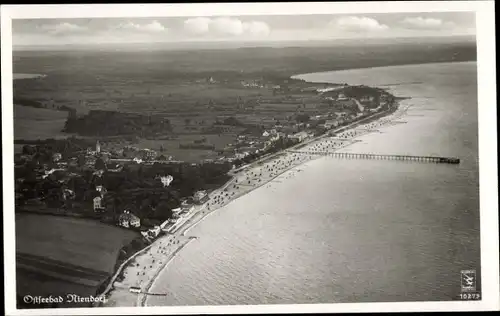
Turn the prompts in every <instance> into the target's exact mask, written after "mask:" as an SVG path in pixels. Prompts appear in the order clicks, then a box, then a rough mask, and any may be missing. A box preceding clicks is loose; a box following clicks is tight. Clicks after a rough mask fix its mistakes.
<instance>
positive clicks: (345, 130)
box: [103, 96, 409, 306]
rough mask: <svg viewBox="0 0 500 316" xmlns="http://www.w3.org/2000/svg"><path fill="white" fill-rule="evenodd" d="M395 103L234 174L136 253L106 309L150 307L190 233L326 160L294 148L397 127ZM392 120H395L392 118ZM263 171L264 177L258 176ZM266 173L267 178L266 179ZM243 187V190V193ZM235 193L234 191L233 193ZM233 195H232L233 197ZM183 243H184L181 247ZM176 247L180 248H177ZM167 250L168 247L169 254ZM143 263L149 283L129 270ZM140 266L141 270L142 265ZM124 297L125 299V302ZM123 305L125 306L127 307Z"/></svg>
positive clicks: (348, 141)
mask: <svg viewBox="0 0 500 316" xmlns="http://www.w3.org/2000/svg"><path fill="white" fill-rule="evenodd" d="M394 97H395V96H394ZM395 99H396V101H395V103H394V104H393V105H392V107H391V108H389V109H388V110H386V111H384V112H379V113H375V114H373V115H370V116H368V117H366V118H364V119H362V120H359V121H357V122H353V123H351V124H350V125H348V126H343V127H340V128H336V129H333V130H330V131H328V132H327V133H325V134H323V135H320V136H317V137H314V138H312V139H310V140H307V141H305V142H302V143H299V144H297V145H294V146H292V147H290V148H287V149H285V150H282V151H280V152H277V153H274V154H271V155H269V156H265V157H261V158H260V159H258V160H256V161H254V162H252V163H249V164H248V165H246V166H244V168H241V169H239V170H238V171H237V172H236V173H234V174H232V178H231V179H230V180H229V181H228V182H226V184H224V185H223V186H222V187H220V188H218V189H216V190H214V191H213V192H211V193H210V194H209V200H208V201H207V202H205V203H204V204H202V205H199V206H197V207H196V208H195V209H194V210H193V211H192V213H190V214H187V215H186V220H185V222H183V223H182V224H181V225H179V227H178V228H177V229H176V230H175V231H174V232H173V233H171V234H168V235H164V236H162V237H160V238H158V239H157V240H155V241H154V242H153V243H152V244H151V245H149V246H148V247H146V248H147V249H148V250H147V251H144V249H146V248H144V249H143V250H141V251H140V252H138V253H136V254H135V255H134V259H135V260H127V264H126V265H124V266H123V267H122V268H123V270H122V269H120V270H118V271H117V273H116V275H119V274H123V279H124V280H123V282H118V283H119V284H116V285H117V286H115V284H114V283H116V281H115V282H113V283H111V282H110V284H109V285H108V287H109V288H110V291H109V293H108V295H109V299H108V300H107V302H108V301H111V302H112V303H111V305H109V304H106V303H107V302H106V303H104V304H103V306H115V305H113V303H117V305H116V306H147V300H148V294H143V293H148V292H149V291H150V289H151V288H153V287H154V285H155V283H156V281H157V280H158V279H159V276H160V274H161V273H162V272H163V271H165V268H166V267H167V266H168V265H169V264H170V262H172V261H173V259H174V258H175V257H176V256H177V254H178V253H179V252H180V250H182V249H183V248H184V247H185V246H187V244H188V243H189V242H191V241H192V240H193V239H196V238H198V237H193V236H186V233H188V232H189V231H190V230H191V229H192V228H194V227H195V226H196V225H198V224H199V223H201V222H202V221H203V220H204V219H205V218H206V217H208V216H209V215H212V214H214V213H215V212H216V211H217V210H220V209H221V208H223V207H225V206H226V205H228V204H230V203H231V202H232V201H235V200H236V199H238V198H240V197H242V196H244V195H246V194H248V193H250V192H252V191H254V190H256V189H258V188H260V187H262V186H264V185H269V184H270V183H271V182H272V181H274V180H275V179H276V178H278V177H279V176H281V175H283V174H285V173H287V172H289V171H291V170H293V169H296V168H299V167H300V166H302V165H304V164H305V163H307V162H310V161H313V160H316V159H319V158H322V157H320V156H317V155H310V154H298V153H291V152H289V151H288V150H290V149H293V147H299V150H307V148H311V149H313V150H318V149H316V148H317V147H318V146H320V147H322V150H332V151H337V150H341V149H343V148H345V147H348V146H350V145H352V144H354V143H356V140H355V138H357V137H360V136H363V135H366V134H369V133H372V132H375V131H377V130H376V128H377V127H384V126H391V125H393V124H396V122H393V121H394V120H397V119H399V118H400V117H401V116H403V115H405V114H406V111H407V109H408V107H409V106H407V107H404V108H401V107H400V103H401V102H400V101H402V100H401V99H400V98H397V97H395ZM391 116H394V117H392V118H391ZM363 126H366V128H360V127H363ZM357 129H358V130H357ZM332 131H333V132H334V133H335V132H338V133H339V134H340V135H336V136H335V137H334V138H335V139H334V138H332V136H330V134H329V133H331V132H332ZM346 134H347V136H345V138H339V136H341V135H346ZM332 142H333V145H332ZM275 168H276V171H275ZM259 171H260V174H259V175H257V173H258V172H259ZM263 173H264V176H262V174H263ZM266 173H267V174H266ZM241 178H244V180H243V181H247V184H244V183H241V182H238V181H239V180H241ZM257 180H258V181H257ZM231 185H232V188H231ZM240 187H242V188H241V189H240ZM228 189H229V192H227V191H228ZM231 189H234V190H232V191H231ZM225 192H226V194H225V195H222V197H221V194H224V193H225ZM229 193H232V194H231V195H229ZM211 202H213V204H212V208H211V207H210V203H211ZM176 238H177V243H175V239H176ZM181 239H182V241H183V242H182V243H181V244H179V242H180V241H181ZM164 242H168V245H167V246H162V245H164V244H163V243H164ZM174 244H175V245H176V246H174ZM155 246H156V247H155ZM170 246H173V247H170ZM166 247H168V250H167V248H166ZM154 250H156V252H157V253H160V251H161V253H162V254H165V252H167V253H166V258H165V257H164V258H163V259H164V260H165V262H160V265H159V266H157V267H155V268H153V265H152V264H150V263H151V262H149V261H148V260H147V258H148V255H149V258H150V259H152V258H154V259H152V262H156V260H161V257H160V259H158V258H156V257H153V254H152V253H153V252H154ZM141 252H144V253H141ZM139 253H140V254H139ZM139 260H142V261H144V262H142V263H145V264H146V265H147V264H149V266H150V268H151V269H152V272H153V273H152V274H151V275H150V273H148V275H147V276H146V274H145V272H144V271H143V274H142V276H144V279H145V280H144V279H143V278H141V276H140V273H139V272H140V271H139V272H137V274H136V276H135V277H134V276H131V277H128V273H127V270H131V271H130V272H131V273H132V272H135V271H134V270H137V269H133V268H134V267H135V266H134V265H131V262H132V264H133V262H134V261H139ZM148 262H149V263H148ZM137 266H139V264H138V263H137ZM144 270H145V267H144ZM148 272H149V271H148ZM131 273H130V274H131ZM127 278H128V279H127ZM113 279H116V277H114V278H113ZM122 283H123V284H125V285H126V286H129V287H130V286H134V285H139V286H141V285H142V284H145V285H143V286H142V289H141V294H134V293H130V292H129V289H128V288H123V287H121V284H122ZM132 284H133V285H132ZM119 290H125V291H126V292H127V295H125V296H124V294H125V293H118V292H119ZM167 295H168V294H167ZM120 296H124V297H123V298H121V297H120ZM132 301H133V303H134V304H133V305H127V303H132ZM123 303H125V305H123Z"/></svg>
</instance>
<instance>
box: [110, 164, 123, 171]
mask: <svg viewBox="0 0 500 316" xmlns="http://www.w3.org/2000/svg"><path fill="white" fill-rule="evenodd" d="M107 168H108V171H109V172H120V171H122V170H123V166H122V165H120V164H117V163H111V164H108V165H107Z"/></svg>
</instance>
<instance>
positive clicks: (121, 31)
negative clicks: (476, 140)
mask: <svg viewBox="0 0 500 316" xmlns="http://www.w3.org/2000/svg"><path fill="white" fill-rule="evenodd" d="M12 32H13V37H12V39H13V45H14V46H32V45H68V44H80V45H81V44H109V43H166V42H167V43H168V42H196V41H205V42H206V41H235V42H237V41H245V42H249V41H259V42H261V41H276V42H277V41H293V40H334V39H349V38H396V37H436V36H460V35H475V32H476V30H475V14H474V13H473V12H431V13H429V12H427V13H385V14H358V13H356V14H353V15H346V14H342V15H332V14H328V15H327V14H325V15H288V16H284V15H283V16H280V15H267V16H210V17H203V16H200V17H151V18H92V19H85V18H79V19H30V20H21V19H15V20H13V21H12Z"/></svg>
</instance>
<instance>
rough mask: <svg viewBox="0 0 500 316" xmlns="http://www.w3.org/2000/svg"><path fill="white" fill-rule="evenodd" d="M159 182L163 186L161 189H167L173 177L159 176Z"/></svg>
mask: <svg viewBox="0 0 500 316" xmlns="http://www.w3.org/2000/svg"><path fill="white" fill-rule="evenodd" d="M160 181H161V183H162V184H163V187H168V186H169V185H170V183H172V181H174V177H172V176H171V175H166V176H161V177H160Z"/></svg>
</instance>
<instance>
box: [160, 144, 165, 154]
mask: <svg viewBox="0 0 500 316" xmlns="http://www.w3.org/2000/svg"><path fill="white" fill-rule="evenodd" d="M163 150H164V149H163V145H160V152H161V153H162V152H163Z"/></svg>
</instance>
